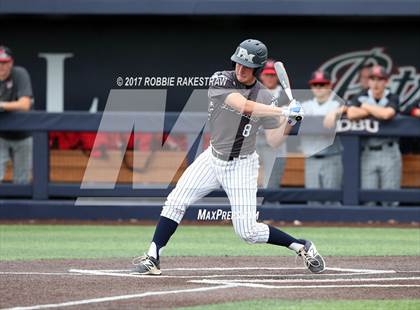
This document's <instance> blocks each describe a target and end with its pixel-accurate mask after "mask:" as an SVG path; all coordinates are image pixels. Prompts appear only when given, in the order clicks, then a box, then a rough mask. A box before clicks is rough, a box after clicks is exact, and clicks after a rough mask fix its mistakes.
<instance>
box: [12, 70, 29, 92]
mask: <svg viewBox="0 0 420 310" xmlns="http://www.w3.org/2000/svg"><path fill="white" fill-rule="evenodd" d="M14 80H15V83H16V94H17V99H20V98H22V97H30V98H32V97H33V92H32V84H31V78H30V76H29V73H28V71H26V69H24V68H16V71H15V72H14Z"/></svg>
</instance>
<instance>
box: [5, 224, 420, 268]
mask: <svg viewBox="0 0 420 310" xmlns="http://www.w3.org/2000/svg"><path fill="white" fill-rule="evenodd" d="M284 230H285V231H286V232H288V233H291V234H292V235H295V236H297V237H304V238H309V239H311V240H313V241H314V242H315V243H316V245H317V248H318V249H319V250H320V252H322V253H323V254H324V255H326V256H383V255H416V256H418V255H420V230H419V229H416V228H357V227H356V228H341V227H339V228H337V227H336V228H332V227H328V228H325V227H319V228H314V227H287V228H285V229H284ZM153 231H154V226H99V225H98V226H93V225H91V226H89V225H74V226H72V225H0V260H17V259H19V260H33V259H55V258H108V257H132V256H136V255H139V254H142V252H143V251H146V250H147V248H148V246H149V242H150V239H151V237H152V235H153ZM165 255H167V256H180V255H185V256H190V255H193V256H194V255H195V256H223V255H229V256H239V255H246V256H269V255H292V253H291V251H289V250H287V249H285V248H281V247H273V246H271V245H266V244H259V245H249V244H246V243H245V242H243V241H241V240H239V239H238V237H236V236H235V234H234V232H233V229H232V227H230V226H182V225H181V226H180V227H179V229H178V231H177V233H176V234H175V236H174V237H173V239H172V240H171V242H170V243H169V246H168V247H167V248H166V249H165Z"/></svg>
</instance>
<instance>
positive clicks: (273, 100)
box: [254, 80, 279, 106]
mask: <svg viewBox="0 0 420 310" xmlns="http://www.w3.org/2000/svg"><path fill="white" fill-rule="evenodd" d="M254 88H255V89H256V91H257V92H258V96H257V102H260V103H264V104H268V105H275V106H278V105H279V102H278V98H277V97H275V96H273V94H272V93H271V91H270V90H269V89H268V88H267V87H265V86H264V85H263V84H262V83H261V82H260V81H258V80H257V82H256V83H255V85H254Z"/></svg>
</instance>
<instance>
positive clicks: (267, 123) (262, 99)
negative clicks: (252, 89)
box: [257, 89, 280, 129]
mask: <svg viewBox="0 0 420 310" xmlns="http://www.w3.org/2000/svg"><path fill="white" fill-rule="evenodd" d="M257 102H259V103H263V104H267V105H273V106H279V99H278V98H276V97H274V96H273V95H271V93H270V92H269V91H268V90H266V89H261V90H260V91H259V93H258V97H257ZM261 125H262V127H263V128H264V129H274V128H277V127H279V126H280V118H279V117H269V116H266V117H262V118H261Z"/></svg>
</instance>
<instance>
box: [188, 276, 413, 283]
mask: <svg viewBox="0 0 420 310" xmlns="http://www.w3.org/2000/svg"><path fill="white" fill-rule="evenodd" d="M415 280H420V277H407V278H403V277H396V278H343V279H247V280H242V279H221V280H207V279H203V280H202V281H211V282H212V283H213V282H214V284H226V283H313V282H317V283H329V282H378V281H415ZM188 282H192V283H207V282H200V280H191V281H188Z"/></svg>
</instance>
